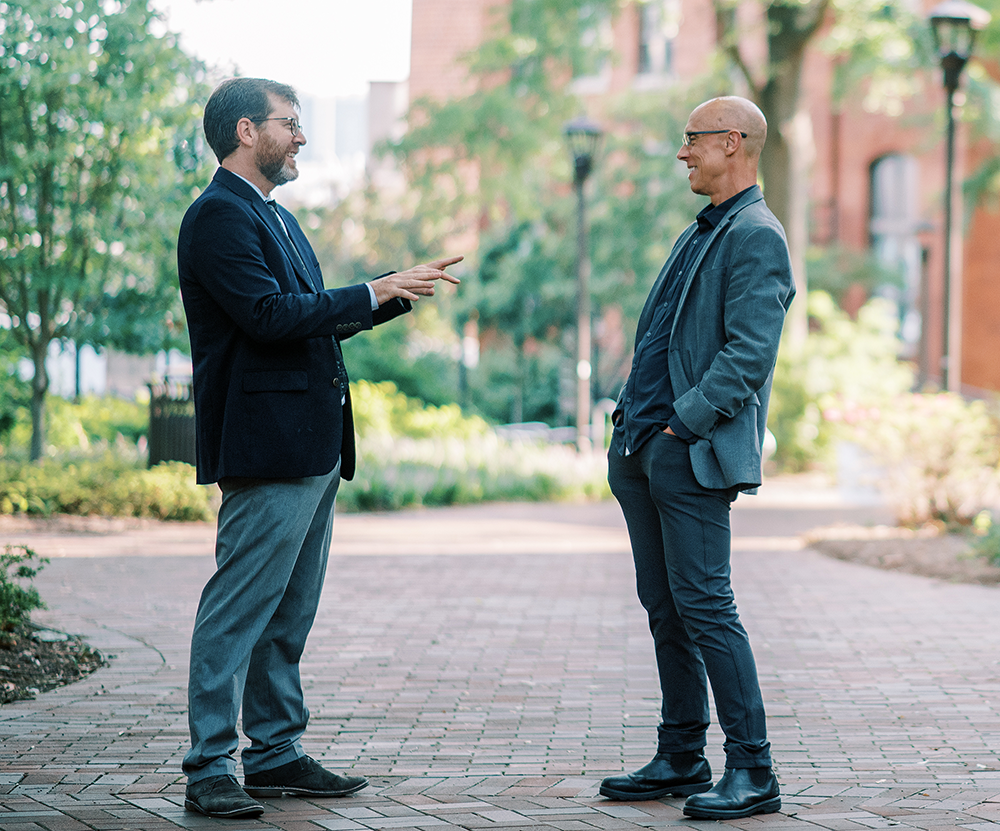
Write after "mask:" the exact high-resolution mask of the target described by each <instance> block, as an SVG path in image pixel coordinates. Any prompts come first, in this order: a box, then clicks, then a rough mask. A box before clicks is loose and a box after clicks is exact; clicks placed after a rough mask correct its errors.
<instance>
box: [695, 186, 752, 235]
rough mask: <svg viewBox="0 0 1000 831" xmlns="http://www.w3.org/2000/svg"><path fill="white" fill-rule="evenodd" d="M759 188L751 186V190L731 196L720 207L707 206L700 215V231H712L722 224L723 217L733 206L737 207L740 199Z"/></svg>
mask: <svg viewBox="0 0 1000 831" xmlns="http://www.w3.org/2000/svg"><path fill="white" fill-rule="evenodd" d="M755 187H757V186H756V185H751V186H750V187H749V188H744V189H743V190H741V191H740V192H739V193H737V194H736V195H735V196H730V197H729V198H728V199H727V200H726V201H725V202H720V203H719V204H718V205H711V204H709V205H706V206H705V207H704V208H702V210H701V211H700V212H699V213H698V217H697V219H698V230H699V231H711V230H712V229H713V228H715V227H716V226H717V225H718V224H719V223H720V222H722V217H724V216H725V215H726V213H727V212H728V211H729V209H730V208H731V207H733V205H735V204H736V203H737V202H738V201H739V200H740V198H741V197H742V196H743V194H745V193H746V192H747V191H748V190H751V189H752V188H755Z"/></svg>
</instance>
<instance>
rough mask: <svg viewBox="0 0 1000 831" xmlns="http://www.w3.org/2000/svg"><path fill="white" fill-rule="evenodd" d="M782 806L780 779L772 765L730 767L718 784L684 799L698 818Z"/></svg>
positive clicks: (743, 814)
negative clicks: (770, 766) (777, 777)
mask: <svg viewBox="0 0 1000 831" xmlns="http://www.w3.org/2000/svg"><path fill="white" fill-rule="evenodd" d="M780 809H781V796H780V795H779V791H778V780H777V779H776V778H775V776H774V773H773V772H772V771H771V768H726V772H725V773H724V774H722V778H721V779H720V780H719V782H718V784H716V786H715V787H714V788H712V789H711V790H710V791H708V792H707V793H697V794H695V795H694V796H692V797H690V798H689V799H688V801H687V802H685V803H684V813H685V814H687V816H689V817H695V818H696V819H737V818H738V817H749V816H752V815H753V814H773V813H774V812H775V811H778V810H780Z"/></svg>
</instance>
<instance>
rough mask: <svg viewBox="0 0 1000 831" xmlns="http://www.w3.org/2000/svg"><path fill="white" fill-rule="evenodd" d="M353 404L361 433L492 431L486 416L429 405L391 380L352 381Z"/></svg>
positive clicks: (418, 435)
mask: <svg viewBox="0 0 1000 831" xmlns="http://www.w3.org/2000/svg"><path fill="white" fill-rule="evenodd" d="M351 406H352V408H353V412H354V427H355V430H356V431H357V433H358V435H359V436H371V435H381V436H407V437H409V438H413V439H425V438H435V437H447V438H459V439H467V438H473V437H481V436H485V435H486V434H487V433H488V432H489V425H488V424H487V423H486V422H485V421H484V420H483V419H481V418H480V417H479V416H467V415H464V414H463V413H462V408H461V407H459V406H458V405H457V404H445V405H443V406H440V407H434V406H428V405H426V404H424V403H423V402H422V401H419V400H417V399H415V398H409V397H408V396H406V395H403V393H401V392H400V391H399V390H398V389H397V387H396V385H395V384H394V383H392V382H391V381H381V382H379V383H373V382H371V381H358V382H357V383H356V384H351Z"/></svg>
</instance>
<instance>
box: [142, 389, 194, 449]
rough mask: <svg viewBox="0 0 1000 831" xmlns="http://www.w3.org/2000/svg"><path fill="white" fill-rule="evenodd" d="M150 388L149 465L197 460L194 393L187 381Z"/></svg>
mask: <svg viewBox="0 0 1000 831" xmlns="http://www.w3.org/2000/svg"><path fill="white" fill-rule="evenodd" d="M147 386H148V387H149V466H150V467H152V466H153V465H158V464H159V463H160V462H187V463H188V464H189V465H193V464H195V463H196V462H197V456H196V455H195V439H194V435H195V432H194V393H193V390H192V386H191V384H190V383H176V382H174V383H169V382H168V383H164V384H147Z"/></svg>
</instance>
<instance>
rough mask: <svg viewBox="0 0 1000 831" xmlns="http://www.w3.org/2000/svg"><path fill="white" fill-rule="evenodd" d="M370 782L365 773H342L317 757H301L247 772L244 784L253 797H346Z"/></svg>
mask: <svg viewBox="0 0 1000 831" xmlns="http://www.w3.org/2000/svg"><path fill="white" fill-rule="evenodd" d="M367 784H368V780H367V779H365V778H364V777H363V776H339V775H338V774H336V773H330V771H328V770H324V769H323V766H322V765H320V763H319V762H317V761H316V760H315V759H310V758H309V757H308V756H301V757H299V758H298V759H296V760H295V761H294V762H289V763H288V764H287V765H280V766H279V767H276V768H271V769H270V770H265V771H261V772H260V773H250V774H247V775H246V776H245V777H244V779H243V787H244V788H245V789H246V792H247V793H248V794H251V795H252V796H281V795H282V794H286V793H289V794H295V795H298V796H347V795H348V794H352V793H354V792H355V791H360V790H361V789H362V788H364V787H365V786H366V785H367Z"/></svg>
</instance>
